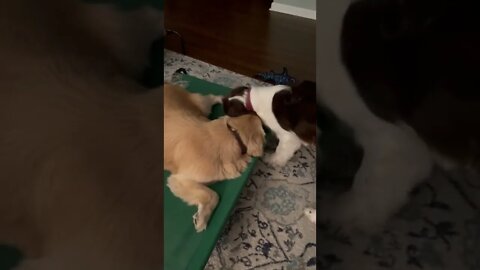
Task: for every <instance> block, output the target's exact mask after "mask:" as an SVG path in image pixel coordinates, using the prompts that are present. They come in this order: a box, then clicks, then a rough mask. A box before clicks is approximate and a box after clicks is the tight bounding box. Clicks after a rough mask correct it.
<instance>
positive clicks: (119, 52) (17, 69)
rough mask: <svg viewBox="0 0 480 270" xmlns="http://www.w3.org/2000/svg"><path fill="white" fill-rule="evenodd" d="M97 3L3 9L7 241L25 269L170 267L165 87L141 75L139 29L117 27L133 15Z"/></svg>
mask: <svg viewBox="0 0 480 270" xmlns="http://www.w3.org/2000/svg"><path fill="white" fill-rule="evenodd" d="M102 8H104V7H102ZM90 9H92V10H93V9H94V8H93V6H92V7H88V8H86V7H83V6H80V5H79V4H77V3H75V2H74V1H72V0H45V1H36V0H14V1H4V2H3V3H2V5H1V8H0V36H1V37H2V40H1V42H0V59H2V60H1V61H0V130H1V132H0V243H4V244H5V243H7V244H12V245H15V246H17V247H19V248H20V249H21V250H22V251H23V252H24V255H25V257H26V259H25V261H23V262H22V263H21V264H20V265H19V266H18V269H22V270H27V269H28V270H37V269H40V270H42V269H43V270H47V269H48V270H65V269H68V270H77V269H78V270H84V269H93V270H95V269H99V270H100V269H102V270H105V269H108V270H110V269H111V270H114V269H115V270H127V269H162V266H163V260H162V252H163V238H162V237H163V236H162V235H163V228H162V220H163V184H162V179H163V168H162V162H161V159H162V155H161V152H162V148H163V147H162V142H161V139H160V138H161V137H162V135H163V130H162V124H161V123H162V114H163V111H162V103H163V101H162V90H161V89H160V88H159V89H154V90H151V91H147V89H144V88H143V87H142V86H140V85H139V84H138V83H137V82H136V81H135V77H136V75H138V71H139V70H140V66H141V63H139V62H137V61H136V60H135V59H140V58H142V57H146V55H147V54H148V51H145V48H143V49H142V48H140V47H141V46H139V47H138V48H133V47H131V46H128V44H134V43H135V42H134V41H132V37H133V36H135V35H133V36H132V35H127V33H130V31H129V30H127V29H122V30H125V33H122V32H121V31H120V32H118V33H112V32H110V31H112V29H113V28H115V27H116V26H115V27H114V24H115V21H117V22H119V20H123V19H125V18H126V17H123V16H121V15H116V17H115V16H113V17H112V16H107V17H98V18H96V19H95V21H94V22H93V21H91V20H88V18H91V17H92V16H93V15H92V14H93V13H89V10H90ZM105 10H106V9H103V11H105ZM103 11H102V12H103ZM107 13H108V12H107ZM104 15H105V14H104ZM128 22H129V23H132V24H135V23H136V22H137V20H126V21H122V22H119V23H120V24H117V26H118V25H122V24H124V25H125V24H128ZM155 23H159V21H155V20H154V21H153V24H155ZM153 24H152V25H153ZM153 28H155V27H153ZM153 32H155V31H153ZM153 32H152V33H151V34H152V36H150V37H147V36H148V35H147V36H145V38H144V39H142V40H140V39H136V42H140V43H142V42H144V43H143V44H148V43H150V42H151V41H152V39H153V38H154V37H157V36H158V35H159V34H161V33H159V32H157V33H153ZM102 33H103V34H102ZM110 35H111V36H115V39H112V38H109V36H110ZM135 38H136V37H135ZM120 41H123V42H120ZM119 42H120V44H119ZM117 44H118V45H120V47H116V46H117ZM136 49H138V51H137V50H136ZM126 51H129V52H131V54H130V55H123V53H125V52H126Z"/></svg>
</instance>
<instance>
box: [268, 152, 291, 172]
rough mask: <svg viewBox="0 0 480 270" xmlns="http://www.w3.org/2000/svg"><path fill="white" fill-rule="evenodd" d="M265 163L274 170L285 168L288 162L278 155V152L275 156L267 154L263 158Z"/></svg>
mask: <svg viewBox="0 0 480 270" xmlns="http://www.w3.org/2000/svg"><path fill="white" fill-rule="evenodd" d="M263 161H265V162H266V163H267V164H268V165H270V166H272V167H274V168H279V167H285V165H286V164H287V162H288V160H285V158H283V157H282V156H281V155H279V154H277V152H275V153H273V154H267V155H265V156H264V157H263Z"/></svg>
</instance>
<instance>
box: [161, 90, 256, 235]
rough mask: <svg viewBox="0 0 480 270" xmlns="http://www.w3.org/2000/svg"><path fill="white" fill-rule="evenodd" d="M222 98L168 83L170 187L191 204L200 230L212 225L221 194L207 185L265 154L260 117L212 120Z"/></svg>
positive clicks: (166, 115) (166, 140)
mask: <svg viewBox="0 0 480 270" xmlns="http://www.w3.org/2000/svg"><path fill="white" fill-rule="evenodd" d="M215 103H221V97H220V96H212V95H207V96H202V95H200V94H193V93H189V92H187V91H186V90H185V89H183V88H181V87H180V86H176V85H170V84H166V85H165V87H164V127H165V133H164V145H165V150H164V153H163V155H164V165H165V169H166V170H168V171H170V172H171V173H172V174H171V175H170V177H169V178H168V187H169V188H170V190H171V191H172V193H173V194H175V195H176V196H177V197H179V198H181V199H182V200H184V201H185V202H186V203H187V204H189V205H196V206H197V207H198V211H197V213H195V215H194V216H193V223H194V225H195V229H196V230H197V232H200V231H203V230H205V229H206V227H207V223H208V220H209V218H210V215H211V213H212V211H213V210H214V209H215V207H216V206H217V203H218V195H217V194H216V193H215V192H214V191H213V190H211V189H210V188H208V187H207V186H206V185H207V184H209V183H212V182H215V181H222V180H227V179H233V178H236V177H238V176H240V175H241V173H242V172H243V171H244V170H245V168H246V167H247V165H248V162H249V161H250V160H251V157H252V156H254V157H259V156H261V155H262V154H263V144H264V135H265V134H264V131H263V128H262V122H261V120H260V118H258V116H256V115H252V114H246V115H242V116H239V117H229V116H224V117H221V118H219V119H215V120H209V119H208V118H207V117H208V115H209V114H210V110H211V107H212V105H214V104H215Z"/></svg>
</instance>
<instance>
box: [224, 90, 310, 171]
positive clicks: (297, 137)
mask: <svg viewBox="0 0 480 270" xmlns="http://www.w3.org/2000/svg"><path fill="white" fill-rule="evenodd" d="M315 100H316V93H315V83H314V82H310V81H304V82H302V83H301V84H300V85H298V86H295V87H289V86H285V85H276V86H266V87H259V86H257V87H238V88H236V89H234V90H232V92H231V93H230V94H229V95H228V96H226V97H225V98H224V99H223V108H224V111H225V113H226V114H227V115H230V116H238V115H243V114H249V113H254V114H257V115H258V116H259V117H260V118H261V119H262V121H263V123H264V124H265V125H266V126H267V127H268V128H269V129H270V130H272V131H273V133H275V135H276V136H277V138H278V139H279V143H278V146H277V148H276V150H275V152H274V153H273V154H270V155H268V156H266V157H265V161H266V162H267V163H269V164H270V165H272V166H278V167H282V166H285V164H286V163H287V162H288V161H289V160H290V158H292V156H293V155H294V154H295V152H296V151H297V150H298V149H299V148H300V147H301V146H302V145H308V144H315V142H316V102H315Z"/></svg>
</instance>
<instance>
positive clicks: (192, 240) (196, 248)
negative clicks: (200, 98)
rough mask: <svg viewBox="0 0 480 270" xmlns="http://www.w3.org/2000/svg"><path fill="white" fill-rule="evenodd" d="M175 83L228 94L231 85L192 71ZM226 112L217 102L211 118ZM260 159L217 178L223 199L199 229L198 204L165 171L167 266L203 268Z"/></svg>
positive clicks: (173, 268)
mask: <svg viewBox="0 0 480 270" xmlns="http://www.w3.org/2000/svg"><path fill="white" fill-rule="evenodd" d="M176 76H177V78H176V79H175V80H174V83H179V84H181V85H183V86H185V87H186V89H187V90H188V91H190V92H195V93H200V94H214V95H225V94H227V93H228V92H229V91H230V89H228V88H226V87H223V86H220V85H217V84H213V83H209V82H206V81H203V80H200V79H198V78H195V77H192V76H189V75H180V74H177V75H176ZM221 115H223V110H222V107H221V105H215V106H214V107H213V110H212V114H211V115H210V119H213V118H216V117H219V116H221ZM255 162H256V159H253V160H252V162H250V164H249V166H248V168H247V169H246V170H245V171H244V173H243V174H242V175H241V176H240V177H238V178H237V179H233V180H228V181H222V182H217V183H215V184H212V185H210V186H209V187H210V188H212V189H213V190H214V191H215V192H217V193H218V195H219V197H220V200H219V203H218V206H217V208H216V209H215V211H214V213H213V214H212V216H211V218H210V221H209V223H208V226H207V229H206V230H205V231H203V232H200V233H197V232H196V231H195V228H194V226H193V219H192V216H193V214H194V213H195V212H196V211H197V208H196V207H194V206H188V205H187V204H186V203H184V202H183V201H181V200H180V199H179V198H177V197H175V196H174V195H173V194H172V193H171V192H170V189H169V188H168V187H167V186H166V183H167V181H166V180H167V177H168V176H169V173H168V172H165V173H164V179H165V189H164V195H165V198H164V203H165V206H164V241H165V242H164V243H165V244H164V256H165V257H164V260H165V262H164V266H165V268H164V269H165V270H187V269H188V270H201V269H203V268H204V266H205V264H206V263H207V261H208V258H209V257H210V254H211V252H212V250H213V248H214V247H215V243H216V242H217V239H218V237H219V236H220V234H221V233H222V230H223V227H224V225H225V223H226V221H227V219H228V218H229V216H230V213H231V211H232V210H233V208H234V206H235V203H236V202H237V199H238V197H239V196H240V193H241V191H242V189H243V187H244V185H245V183H246V182H247V180H248V177H249V175H250V173H251V171H252V169H253V166H254V163H255Z"/></svg>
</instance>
